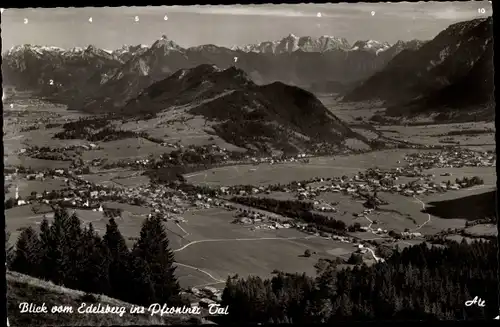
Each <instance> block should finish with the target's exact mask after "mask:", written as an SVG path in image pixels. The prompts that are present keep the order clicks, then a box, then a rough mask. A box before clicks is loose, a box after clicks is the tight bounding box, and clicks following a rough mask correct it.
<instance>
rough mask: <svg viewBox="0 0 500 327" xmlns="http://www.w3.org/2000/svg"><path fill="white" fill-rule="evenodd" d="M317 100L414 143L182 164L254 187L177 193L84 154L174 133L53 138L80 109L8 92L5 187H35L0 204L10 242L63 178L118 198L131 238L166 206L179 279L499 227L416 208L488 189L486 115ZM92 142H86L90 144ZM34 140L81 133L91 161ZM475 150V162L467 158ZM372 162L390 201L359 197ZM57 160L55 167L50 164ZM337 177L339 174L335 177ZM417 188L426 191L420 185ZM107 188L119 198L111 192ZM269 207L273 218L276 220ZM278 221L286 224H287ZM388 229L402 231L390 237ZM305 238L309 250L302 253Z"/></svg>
mask: <svg viewBox="0 0 500 327" xmlns="http://www.w3.org/2000/svg"><path fill="white" fill-rule="evenodd" d="M322 100H323V102H324V103H325V104H326V105H328V106H329V108H330V109H331V110H332V111H333V112H334V113H335V114H336V115H337V116H338V117H340V118H341V119H344V120H345V121H347V122H348V123H349V124H350V125H351V126H352V128H354V129H356V130H357V131H359V133H364V134H363V135H366V136H367V137H369V138H372V139H380V140H384V141H388V142H389V141H390V142H392V143H394V144H396V143H397V144H401V143H404V142H405V141H407V142H409V144H410V143H411V145H415V144H417V145H418V146H414V148H411V146H409V147H407V148H399V149H394V148H393V149H386V150H380V151H372V152H366V153H362V154H351V155H338V156H323V157H309V158H307V161H303V160H302V161H301V160H293V161H289V162H282V163H276V162H272V161H269V160H267V161H265V162H262V163H255V164H248V163H245V164H242V165H239V164H234V165H226V166H218V167H214V168H211V169H208V170H197V171H194V172H190V173H187V174H185V175H184V178H185V179H186V183H187V184H192V185H195V186H199V187H201V186H204V187H205V186H206V187H210V188H212V189H216V190H219V191H220V190H225V189H226V188H228V187H231V186H237V185H251V186H252V188H253V189H252V190H250V191H244V192H243V193H242V192H241V190H240V191H235V192H236V193H234V194H232V193H227V194H226V196H219V197H211V196H207V195H204V194H199V193H197V192H194V193H186V192H184V193H182V192H180V190H176V189H172V188H169V187H165V186H162V185H158V184H155V183H150V180H149V178H148V177H147V176H145V175H143V174H142V173H143V172H144V169H141V168H138V167H137V166H134V167H122V168H115V169H107V168H105V167H103V165H102V164H99V163H96V164H93V163H92V162H93V161H94V162H95V160H97V159H102V158H106V159H107V160H108V163H109V162H113V161H119V160H122V159H124V158H125V159H131V160H132V161H137V160H143V159H145V158H147V157H148V156H152V157H158V156H159V155H160V154H163V153H168V152H171V151H174V150H176V149H178V148H175V147H176V146H178V145H176V144H177V143H175V140H172V139H168V140H165V142H166V143H171V145H169V146H165V145H161V144H158V143H155V142H152V141H148V140H146V139H144V138H141V137H132V138H127V139H123V140H116V141H110V142H88V141H85V140H78V139H74V140H60V139H53V136H54V134H55V133H57V132H59V131H61V127H60V126H59V125H58V124H63V123H64V122H67V121H74V120H75V119H77V118H78V117H81V115H80V114H79V113H75V112H67V111H64V110H61V109H60V108H54V107H53V106H51V105H48V104H44V103H41V104H36V105H30V104H28V105H25V104H23V103H15V104H14V105H13V107H8V108H6V110H5V112H4V121H5V123H4V133H5V134H4V146H5V147H4V148H5V155H4V162H5V168H6V172H5V176H6V185H5V189H6V198H7V199H8V198H13V197H15V193H16V188H17V190H18V195H19V197H20V198H21V199H28V198H29V197H30V196H34V197H35V198H34V200H32V201H31V203H27V204H24V203H21V204H20V205H16V206H14V207H13V208H10V209H7V210H6V225H7V230H8V231H10V232H11V239H10V241H11V242H15V240H16V237H17V235H18V233H19V231H20V230H21V229H22V228H23V227H26V226H35V227H37V226H38V225H39V224H40V222H41V220H42V219H43V217H44V216H46V217H49V218H50V209H48V210H47V208H45V211H44V210H42V209H40V203H43V200H44V199H45V198H44V197H43V195H42V193H43V192H44V191H55V192H59V191H61V190H63V189H66V190H70V191H71V192H73V193H74V194H79V193H78V191H82V192H81V194H84V193H85V192H86V191H85V192H83V191H84V190H91V189H93V188H95V187H96V185H100V187H101V188H104V189H105V190H106V191H105V195H102V194H97V195H96V196H91V197H90V198H89V199H87V201H89V200H90V202H92V203H94V204H96V207H95V208H97V207H99V206H101V207H108V208H111V207H113V208H120V209H121V210H122V214H121V218H120V219H119V220H117V223H118V224H119V227H120V230H121V232H122V234H123V235H124V236H125V237H126V238H127V241H128V242H129V243H130V244H132V243H133V240H134V239H135V238H137V237H138V234H139V230H140V228H141V224H142V221H143V220H144V219H145V218H146V217H147V216H148V215H149V214H150V213H152V212H155V211H159V212H161V213H162V214H164V215H165V217H166V222H165V227H166V228H167V231H168V234H169V237H170V245H171V248H172V249H173V250H174V253H175V258H176V261H177V276H178V277H179V282H180V284H181V286H183V287H185V288H190V287H204V286H214V287H216V288H223V287H224V283H225V281H226V279H227V277H228V275H234V274H238V275H240V276H248V275H259V276H262V277H268V276H270V275H271V273H272V271H273V270H275V269H278V270H282V271H286V272H306V273H307V274H310V275H313V274H314V273H315V269H314V264H315V263H316V262H317V260H318V259H319V258H331V259H334V258H341V259H342V260H344V261H345V262H346V261H347V260H348V258H349V257H350V256H351V254H352V253H361V254H362V255H363V260H364V261H365V262H366V263H368V264H370V263H373V262H376V261H379V260H380V259H381V258H382V255H381V254H380V253H381V252H380V248H387V247H389V248H392V247H395V246H399V247H405V246H410V245H413V244H418V243H420V242H423V241H425V240H426V239H427V238H428V237H430V236H433V235H444V236H446V237H459V238H460V237H476V238H477V237H483V236H485V237H486V236H488V235H490V236H491V235H494V234H495V233H496V227H494V226H493V225H491V224H490V223H488V222H486V223H482V224H478V225H475V226H473V227H469V226H466V221H467V220H468V219H466V218H458V217H446V218H443V217H438V216H433V215H431V214H428V213H425V212H423V211H425V210H426V209H427V207H428V205H429V203H430V202H436V201H443V200H450V199H460V198H463V197H465V196H468V195H474V194H483V193H486V192H488V191H491V190H494V189H495V185H496V176H495V166H496V156H495V154H494V153H485V152H486V151H491V150H492V149H493V150H494V146H495V144H494V125H493V124H486V125H484V124H483V125H479V124H449V125H423V126H385V125H384V126H381V125H376V124H373V123H370V122H369V117H370V115H373V114H374V113H375V112H376V111H377V110H378V109H370V108H363V107H360V108H355V107H348V106H347V105H346V104H339V103H336V102H335V101H334V100H332V99H331V98H328V99H322ZM328 101H330V102H328ZM367 107H368V106H367ZM360 117H361V118H360ZM199 123H200V122H196V124H194V122H191V123H186V124H187V125H186V126H187V127H186V128H187V129H193V128H194V127H193V126H194V125H197V124H199ZM50 124H52V125H50ZM176 124H178V126H177V125H176V127H175V128H182V126H183V124H184V123H182V122H176ZM193 124H194V125H193ZM132 126H133V128H136V129H137V128H145V127H147V128H148V131H150V132H151V134H155V137H159V138H161V137H162V133H161V132H160V130H161V127H155V126H156V125H155V122H152V121H148V122H144V124H143V123H142V122H139V123H138V124H135V123H134V124H131V127H130V128H132ZM172 128H173V127H172ZM169 133H170V132H169ZM163 134H165V133H163ZM195 134H196V133H194V134H193V133H191V136H192V138H191V140H195V141H193V142H195V143H196V145H201V146H212V144H213V145H217V146H220V147H224V146H226V144H225V143H224V142H223V141H222V140H219V139H217V138H213V137H212V139H210V137H211V136H210V135H205V134H203V135H202V134H200V135H201V136H199V135H198V136H196V135H195ZM170 135H172V133H170ZM186 135H188V134H186ZM195 136H196V137H195ZM410 141H411V142H410ZM450 141H452V142H454V143H449V142H450ZM189 142H190V138H189V137H187V138H183V139H182V143H183V146H188V145H189ZM390 142H389V143H390ZM447 142H448V143H447ZM457 142H459V144H457ZM92 143H95V144H94V145H95V146H91V144H92ZM445 144H448V145H449V144H453V146H454V150H453V151H455V152H457V154H455V155H452V154H450V153H452V152H453V151H451V150H450V151H451V152H446V154H445V155H443V153H444V152H443V151H448V150H443V149H428V148H426V146H428V145H437V146H442V145H445ZM34 145H36V146H39V147H43V146H48V147H53V148H59V149H61V150H60V151H61V152H64V151H66V152H67V150H64V149H65V148H66V149H70V148H71V147H74V146H81V145H85V146H86V148H84V149H82V150H81V151H80V154H77V155H76V156H77V157H78V158H80V159H81V161H82V162H83V164H84V165H85V166H88V167H89V171H87V172H85V173H75V172H73V171H78V167H77V168H75V164H74V163H72V161H71V160H69V161H64V160H48V159H40V158H33V157H30V156H28V155H26V153H27V149H30V147H33V146H34ZM232 150H235V149H232ZM236 150H238V149H236ZM472 151H479V152H472ZM462 153H464V154H467V155H469V154H471V153H477V154H474V155H472V159H470V160H469V161H470V162H468V161H467V160H465V159H460V157H461V154H462ZM440 155H441V157H440ZM475 156H477V158H476V157H475ZM438 158H441V159H442V160H444V161H446V160H448V161H450V162H452V164H449V165H448V166H446V165H445V164H439V163H440V161H439V160H441V159H438ZM72 159H75V158H72ZM73 162H74V160H73ZM477 162H482V164H478V165H475V164H473V163H477ZM80 164H81V163H80ZM411 165H417V166H418V165H428V167H427V168H425V169H423V170H422V171H420V172H419V174H420V175H418V174H416V175H414V176H411V174H410V173H409V172H410V170H411V169H410V168H408V167H412V166H411ZM20 166H22V167H25V168H31V171H29V172H17V173H16V172H15V171H14V167H20ZM375 168H378V169H379V170H380V171H382V172H389V171H395V170H396V169H400V170H401V171H402V173H398V174H399V175H398V178H396V179H394V178H392V177H391V179H393V182H394V183H395V184H396V185H400V186H401V185H403V186H401V187H402V189H401V190H400V189H397V190H396V189H387V190H381V191H379V192H378V197H379V198H380V199H381V200H383V201H385V202H386V203H387V204H385V205H381V206H380V207H379V210H371V211H370V210H367V208H366V207H365V206H364V202H365V201H366V198H363V197H360V195H359V193H360V192H361V191H360V190H362V189H363V188H364V187H367V190H368V193H372V190H371V189H370V188H371V187H372V186H373V185H374V183H375V182H374V181H373V180H371V179H370V178H364V177H363V178H359V179H356V176H360V175H363V174H365V173H367V171H369V170H370V169H375ZM57 169H62V170H63V172H62V173H57V172H54V170H57ZM48 171H51V172H50V173H48ZM40 172H44V175H43V177H39V176H38V177H37V176H35V175H37V174H39V173H40ZM429 176H433V177H429ZM473 176H478V177H480V178H481V179H482V180H483V182H484V183H483V184H482V185H477V186H473V187H458V186H457V188H453V187H450V186H448V187H447V186H446V185H445V187H444V188H445V190H444V191H443V192H433V191H432V192H431V191H429V189H430V188H431V187H430V186H419V187H417V188H413V189H408V191H411V192H413V190H415V192H413V193H404V192H406V191H405V187H407V185H410V184H411V185H413V184H412V183H417V184H423V183H424V184H425V183H427V184H429V183H431V182H433V183H435V184H446V183H448V181H450V182H451V183H452V184H455V183H456V182H455V180H456V179H457V178H458V179H463V178H464V177H467V178H471V177H473ZM341 179H345V180H346V181H345V182H340V180H341ZM298 181H306V182H305V184H303V185H300V187H298V188H297V187H296V185H295V186H294V187H295V188H293V187H291V186H290V185H292V184H293V183H294V182H298ZM272 184H281V186H280V187H281V188H280V189H279V190H271V189H269V186H270V185H272ZM361 185H364V186H361ZM450 185H451V184H450ZM337 186H338V187H337ZM351 189H353V190H351ZM370 190H371V191H370ZM419 190H424V191H422V193H418V192H419ZM33 192H34V193H33ZM61 192H62V191H61ZM106 192H107V193H106ZM228 192H229V191H228ZM61 194H62V193H61ZM61 194H60V197H61V199H62V198H65V197H69V199H68V200H67V201H66V202H71V201H76V202H78V203H83V202H84V201H85V198H84V196H80V195H78V196H75V195H74V196H63V195H61ZM85 194H86V193H85ZM162 194H165V195H162ZM183 194H184V195H183ZM304 194H305V195H304ZM37 195H38V196H37ZM110 195H118V197H122V198H121V199H116V198H114V199H111V198H110ZM233 195H244V196H256V197H267V198H271V199H277V200H294V201H295V200H300V201H310V202H314V203H315V206H316V207H317V212H319V213H321V214H323V215H328V216H331V217H332V218H334V219H336V220H340V221H342V222H344V223H345V224H346V226H351V225H353V224H356V223H358V225H359V226H358V228H357V229H356V230H353V231H348V232H347V236H346V237H344V238H342V237H335V235H331V234H328V233H323V232H319V231H317V232H311V231H306V230H304V229H301V228H300V227H298V226H296V225H292V224H291V223H292V222H293V221H294V219H293V218H294V217H284V216H280V215H279V214H278V213H273V212H268V211H265V210H261V209H257V208H253V207H245V206H242V205H238V204H236V203H233V202H232V201H231V197H232V196H233ZM133 198H141V199H144V201H145V204H141V205H138V204H134V203H133V202H131V201H132V200H131V199H133ZM79 201H80V202H79ZM76 202H75V203H76ZM73 206H74V207H76V210H77V213H78V216H79V217H80V219H82V220H83V221H84V222H87V223H88V222H92V224H93V226H94V227H95V230H96V231H98V232H100V233H104V231H105V226H106V223H107V219H106V218H105V217H104V215H103V212H102V211H100V210H97V209H95V208H94V210H93V209H92V208H90V207H88V206H87V207H85V206H82V205H73ZM329 207H334V210H333V209H332V210H329V209H328V208H329ZM243 216H245V217H243ZM244 218H246V219H244ZM270 218H273V219H270ZM473 218H474V217H473ZM473 218H471V219H469V220H474V219H473ZM276 219H278V221H281V223H279V224H278V223H277V222H276V221H277V220H276ZM475 219H478V217H476V218H475ZM237 220H239V221H237ZM287 222H289V223H290V224H289V225H292V226H288V227H285V226H286V224H287ZM471 228H474V229H471ZM390 232H392V233H390ZM393 233H395V234H397V235H399V237H398V238H395V237H394V234H393ZM405 233H406V234H405ZM412 233H413V234H412ZM443 233H444V234H443ZM464 233H465V234H464ZM469 234H470V235H469ZM360 244H363V245H364V249H366V250H365V251H361V250H360ZM306 250H309V251H310V252H311V253H312V255H311V256H304V253H305V251H306ZM345 264H347V263H345Z"/></svg>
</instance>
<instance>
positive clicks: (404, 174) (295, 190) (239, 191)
mask: <svg viewBox="0 0 500 327" xmlns="http://www.w3.org/2000/svg"><path fill="white" fill-rule="evenodd" d="M91 146H92V145H89V147H91ZM307 157H308V156H307V155H306V154H300V155H298V156H297V157H295V158H289V159H282V160H281V161H278V160H276V159H273V158H265V159H261V158H259V159H257V158H253V160H252V161H254V162H257V163H260V162H267V163H271V164H273V163H279V162H287V161H286V160H306V159H307ZM145 160H147V159H145ZM495 164H496V156H495V154H494V153H492V152H484V153H478V152H473V151H469V150H453V151H442V152H429V153H416V154H411V155H407V156H406V157H405V158H404V163H402V164H401V167H397V168H394V169H384V170H383V169H379V168H370V169H367V170H366V171H364V172H359V173H357V174H356V175H354V176H351V177H348V176H342V177H333V178H314V179H311V180H307V181H300V182H298V181H295V182H292V183H289V184H287V185H279V184H278V185H266V186H251V185H240V186H229V187H225V186H220V187H217V188H211V189H209V192H206V191H207V187H202V188H200V187H194V188H193V187H191V188H183V187H181V185H180V184H176V183H174V184H172V183H170V184H169V185H168V186H167V185H163V184H159V183H149V184H148V185H137V186H132V187H120V186H119V185H116V186H104V185H96V184H94V183H92V182H90V181H88V180H86V179H85V178H84V177H82V176H80V175H81V174H82V173H83V170H87V169H83V168H86V167H83V168H82V167H80V168H69V169H50V170H45V171H42V172H35V171H33V170H32V169H29V168H28V169H27V168H24V167H18V168H16V169H8V170H6V181H10V182H15V180H17V179H20V178H21V179H22V178H25V179H27V180H41V181H43V180H45V179H49V178H50V179H58V180H62V181H64V183H65V185H66V187H65V188H63V189H59V190H52V191H45V192H41V193H36V192H32V193H31V195H30V196H29V197H26V198H21V197H20V196H19V192H18V190H17V187H16V195H15V198H13V199H12V198H11V199H9V200H8V201H7V204H6V206H7V208H9V207H13V206H23V205H28V204H32V203H44V204H47V205H49V206H52V205H55V204H57V205H60V206H63V207H67V208H73V209H82V210H92V211H98V212H103V211H106V210H109V208H107V207H106V205H105V204H104V203H105V202H118V203H125V204H129V205H135V206H137V205H139V206H142V207H147V208H150V214H149V215H150V216H151V215H159V216H161V217H162V219H164V220H175V221H176V222H182V221H183V220H184V218H183V215H184V214H185V213H186V212H187V211H189V210H193V209H209V208H212V207H221V208H224V209H226V210H229V211H234V212H235V214H234V218H235V220H234V221H233V223H237V224H244V225H249V226H251V230H258V229H269V230H273V229H283V228H285V229H286V228H295V229H298V230H301V231H303V232H306V233H310V234H311V235H314V236H318V237H327V238H331V239H333V240H335V241H339V242H344V243H351V244H353V246H355V247H357V248H358V249H357V252H358V253H361V254H364V253H367V252H370V253H369V254H372V255H373V258H375V260H376V261H379V260H382V258H378V257H377V256H376V255H375V253H374V252H373V250H371V249H370V248H369V247H367V246H366V245H367V244H368V243H367V242H363V241H362V240H360V239H358V238H356V237H353V236H350V235H347V234H344V235H337V234H336V233H325V232H321V231H314V230H311V229H310V228H308V224H307V223H305V222H301V221H299V220H297V219H294V217H280V216H279V215H276V214H274V213H270V212H266V211H262V210H253V208H247V209H242V207H241V206H238V205H236V204H235V203H232V202H231V201H230V197H231V196H259V195H267V196H272V194H273V193H274V192H285V193H289V194H290V196H291V197H292V198H295V199H296V200H298V201H311V202H312V203H313V207H314V210H316V211H318V212H324V213H331V214H335V213H336V212H337V209H336V203H328V202H325V201H318V200H316V198H317V197H318V196H319V195H320V194H322V193H325V192H333V193H341V194H344V195H349V196H351V197H352V198H353V199H360V198H361V199H366V200H367V201H366V205H365V207H366V209H364V210H363V211H362V212H354V213H352V215H353V217H363V218H365V219H366V220H367V226H360V224H359V223H357V225H356V224H354V225H355V226H356V227H355V228H354V230H360V231H364V232H369V233H372V234H374V235H376V236H379V237H385V238H389V239H391V238H394V237H396V238H398V239H414V238H416V239H420V238H422V237H424V235H422V234H421V233H420V232H417V231H409V230H405V231H401V232H399V234H397V235H394V232H393V231H388V230H387V229H382V228H375V227H372V225H376V221H375V220H371V219H370V218H368V217H369V216H368V215H369V214H370V213H372V212H373V210H376V207H377V206H378V205H380V204H381V203H380V201H381V200H380V199H379V198H378V197H377V196H376V194H377V192H378V193H379V194H380V193H384V192H387V193H398V194H401V195H404V196H414V195H420V194H428V193H435V192H446V191H449V190H457V189H460V188H465V187H471V186H474V185H480V184H482V183H483V181H482V180H481V179H480V178H479V177H473V178H469V179H465V178H464V179H462V180H458V179H455V181H452V180H448V181H447V182H441V183H435V182H433V179H434V178H435V176H434V175H432V174H424V173H423V170H424V169H431V168H452V167H466V166H471V167H478V166H481V167H490V166H493V165H495ZM88 172H89V171H88V170H87V171H86V173H88ZM443 175H445V176H450V177H451V174H450V173H443ZM402 178H412V179H413V180H411V181H408V182H405V183H399V184H398V181H399V180H400V179H402ZM175 185H178V186H179V187H177V188H176V186H175ZM372 194H373V195H372ZM349 229H353V227H352V226H349Z"/></svg>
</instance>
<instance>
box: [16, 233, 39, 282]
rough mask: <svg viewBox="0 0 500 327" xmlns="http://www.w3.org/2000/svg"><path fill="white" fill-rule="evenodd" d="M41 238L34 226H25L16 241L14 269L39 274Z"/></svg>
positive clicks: (33, 274)
mask: <svg viewBox="0 0 500 327" xmlns="http://www.w3.org/2000/svg"><path fill="white" fill-rule="evenodd" d="M39 253H40V240H39V238H38V234H37V233H36V231H35V230H34V229H33V228H32V227H28V228H25V229H24V230H23V231H22V232H21V234H20V235H19V237H18V239H17V243H16V250H15V255H14V259H13V261H12V266H11V268H12V270H14V271H17V272H20V273H23V274H27V275H32V276H37V275H38V267H39Z"/></svg>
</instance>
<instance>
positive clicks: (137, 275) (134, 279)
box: [123, 254, 158, 306]
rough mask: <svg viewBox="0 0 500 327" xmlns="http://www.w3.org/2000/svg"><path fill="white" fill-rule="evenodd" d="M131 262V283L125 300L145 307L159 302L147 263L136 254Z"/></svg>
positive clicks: (130, 258)
mask: <svg viewBox="0 0 500 327" xmlns="http://www.w3.org/2000/svg"><path fill="white" fill-rule="evenodd" d="M129 260H130V261H129V269H130V282H129V285H128V286H127V294H126V295H125V297H124V298H123V300H125V301H127V302H130V303H135V304H138V305H143V306H149V305H150V304H151V303H156V302H158V301H157V299H156V295H155V288H154V284H153V281H152V279H151V270H150V269H149V265H148V264H147V262H146V261H145V260H144V259H143V258H141V257H139V256H137V255H135V254H132V255H130V256H129Z"/></svg>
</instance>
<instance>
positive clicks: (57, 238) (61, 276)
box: [47, 208, 69, 285]
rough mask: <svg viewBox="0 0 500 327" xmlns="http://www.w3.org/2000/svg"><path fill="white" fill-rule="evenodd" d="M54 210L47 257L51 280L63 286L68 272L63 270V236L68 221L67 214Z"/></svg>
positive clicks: (61, 210)
mask: <svg viewBox="0 0 500 327" xmlns="http://www.w3.org/2000/svg"><path fill="white" fill-rule="evenodd" d="M53 209H54V221H53V222H52V224H51V225H50V233H49V235H50V236H49V238H48V239H49V243H48V247H47V251H48V253H47V255H48V257H49V258H50V264H51V265H52V269H51V271H52V276H51V278H50V279H51V280H52V281H53V282H54V283H56V284H59V285H63V284H64V280H65V279H66V276H67V274H68V272H66V271H65V270H64V268H65V267H64V260H65V258H64V256H65V253H64V251H65V244H64V242H65V235H66V231H67V230H66V227H67V222H68V219H69V215H68V212H67V211H66V210H64V209H61V208H53Z"/></svg>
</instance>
